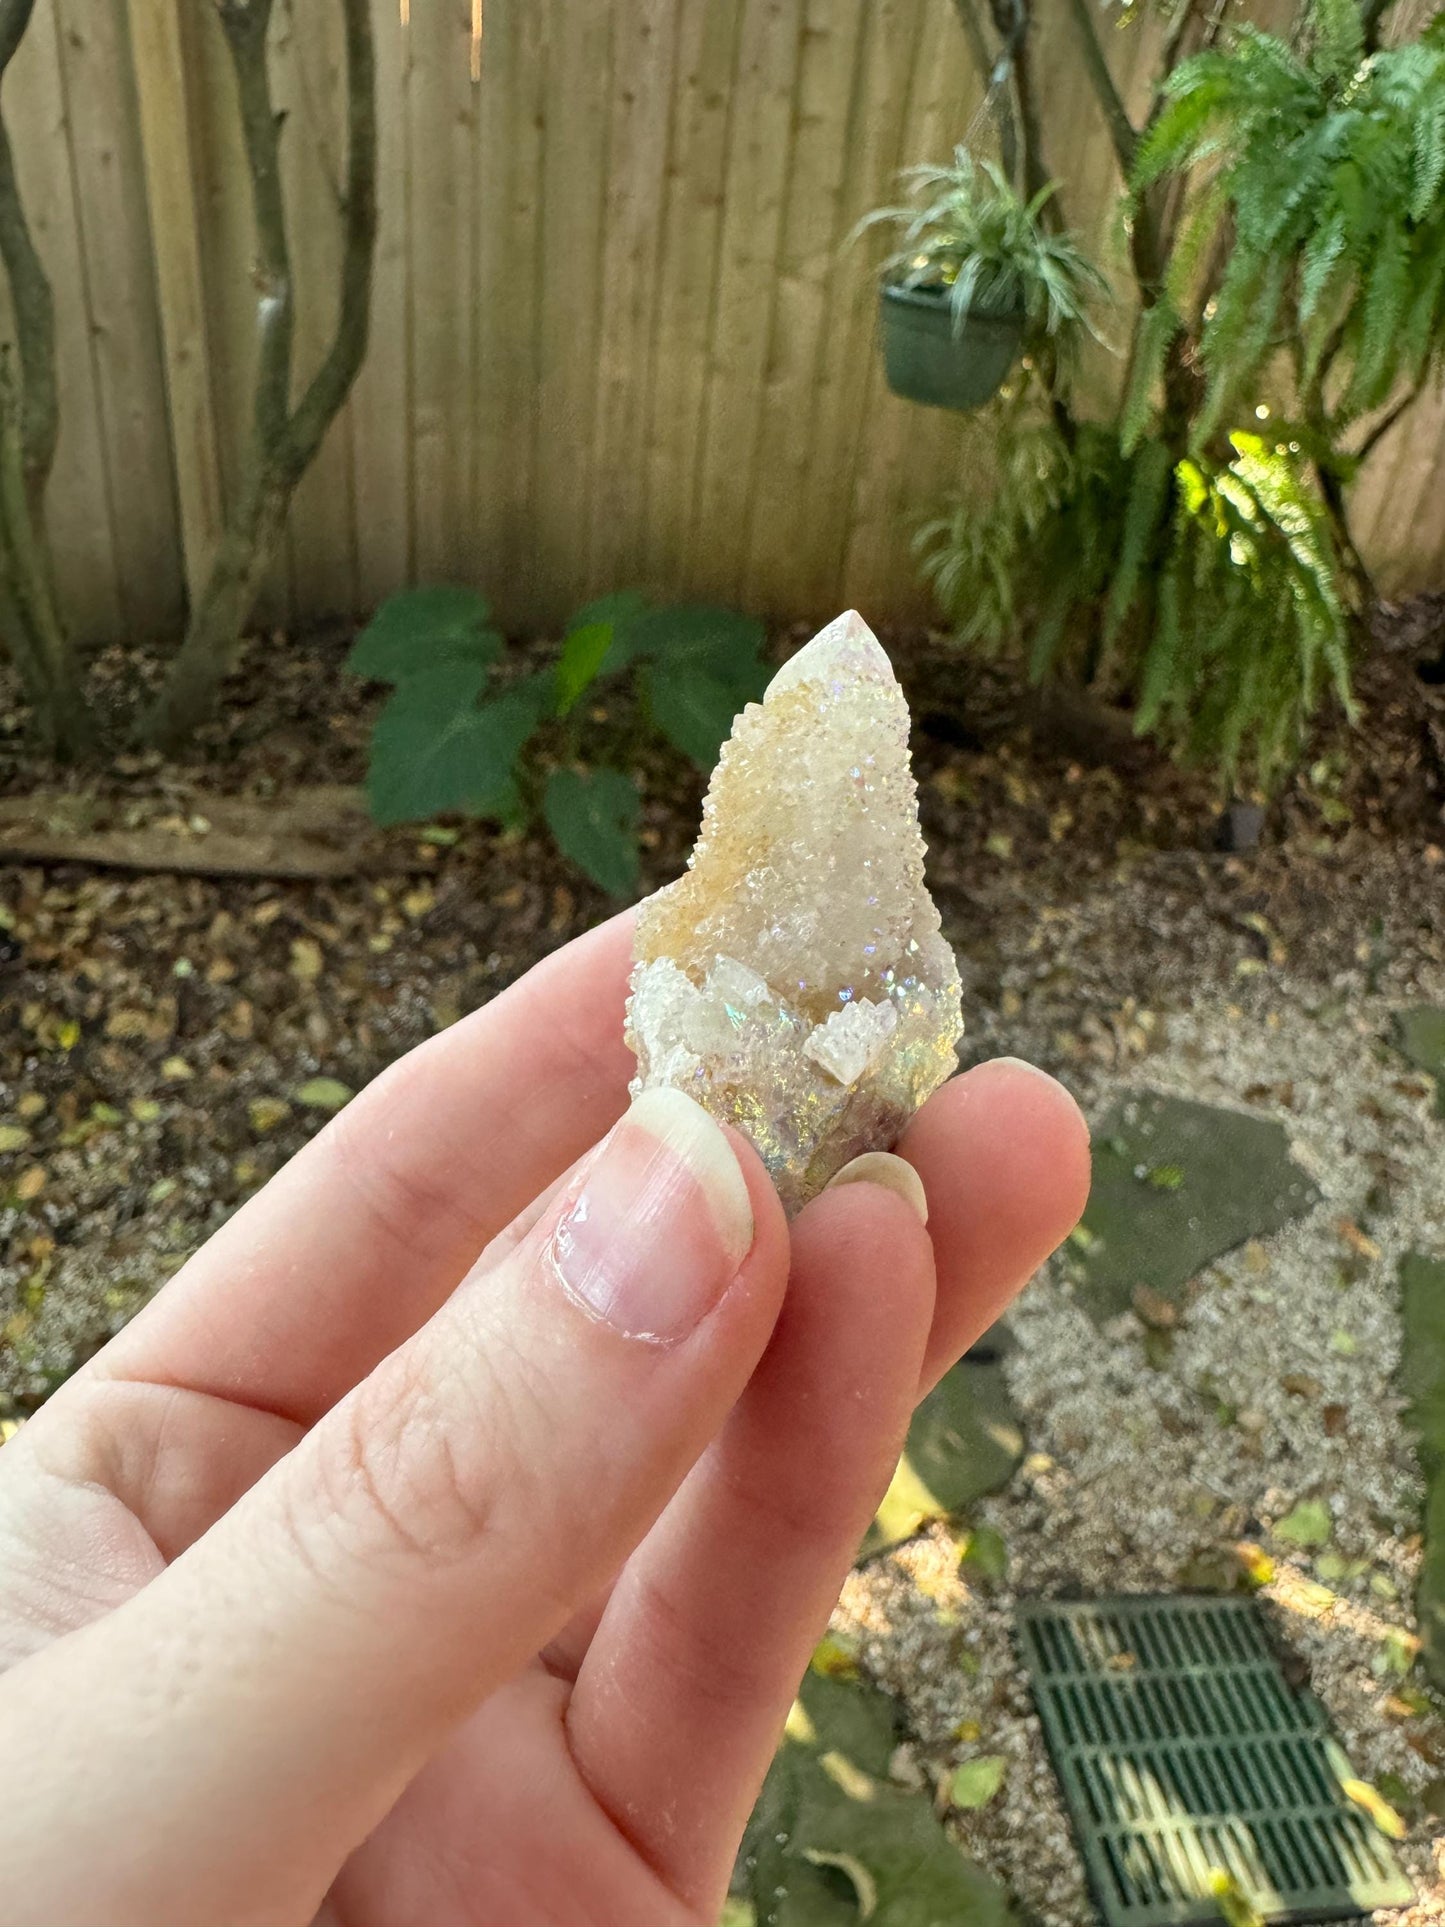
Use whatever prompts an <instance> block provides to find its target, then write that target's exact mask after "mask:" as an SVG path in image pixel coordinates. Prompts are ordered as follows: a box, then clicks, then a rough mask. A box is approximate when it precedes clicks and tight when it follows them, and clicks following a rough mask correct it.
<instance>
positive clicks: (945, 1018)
mask: <svg viewBox="0 0 1445 1927" xmlns="http://www.w3.org/2000/svg"><path fill="white" fill-rule="evenodd" d="M923 857H924V849H923V835H922V832H921V830H920V829H919V824H918V796H917V790H916V788H915V786H914V782H913V773H912V770H911V769H910V767H909V762H908V706H907V704H906V703H905V702H904V700H903V692H902V690H901V689H900V688H899V686H898V682H897V679H896V677H895V676H894V674H893V666H892V664H891V663H890V662H889V660H888V657H887V655H886V653H885V652H884V650H883V649H882V647H881V646H880V645H879V642H878V639H877V638H876V637H875V636H874V634H873V632H872V630H871V629H869V627H868V625H867V623H866V622H864V620H863V618H862V617H861V616H859V615H858V614H857V613H856V612H854V611H851V610H850V611H849V612H848V613H847V614H846V615H842V616H839V617H838V619H837V621H836V622H831V623H829V625H828V627H827V628H826V629H824V630H823V631H822V633H821V634H820V635H818V636H815V637H814V639H813V640H812V641H811V642H810V643H809V644H808V645H807V647H806V648H804V649H800V650H799V651H798V653H797V654H796V655H795V656H794V657H793V658H792V660H791V661H789V662H787V663H785V664H784V666H783V667H782V669H780V670H779V672H778V674H777V675H776V676H775V677H774V678H773V681H772V683H771V684H770V685H769V688H768V691H767V694H766V696H765V697H764V699H763V701H762V702H761V703H750V704H749V705H748V707H747V708H746V709H745V710H744V711H743V713H742V714H741V715H740V716H739V717H738V718H737V720H736V722H735V723H734V725H733V733H732V735H731V736H730V737H729V739H728V741H727V742H726V743H725V744H724V745H723V751H722V756H721V758H720V760H719V762H718V766H717V768H716V769H715V770H714V772H713V777H712V781H711V783H710V784H709V786H708V793H707V798H706V801H705V802H704V804H703V817H702V830H701V833H700V834H699V836H698V840H697V847H696V848H695V849H694V851H693V854H692V859H691V862H690V864H689V867H688V871H687V874H686V875H685V876H682V877H679V878H678V880H677V882H676V883H672V884H669V885H668V887H667V888H666V889H665V890H660V891H659V892H658V893H657V895H656V896H655V897H653V898H651V899H650V900H649V901H648V902H647V903H645V904H643V906H642V908H641V910H640V911H639V913H638V919H637V936H636V951H635V954H636V959H637V961H636V966H635V968H634V970H633V973H632V995H631V997H630V999H629V1000H628V1009H627V1037H628V1042H629V1043H630V1044H631V1046H632V1048H633V1050H634V1051H635V1052H636V1053H637V1066H638V1075H637V1078H636V1079H635V1080H634V1083H633V1089H634V1091H640V1090H649V1089H653V1088H655V1087H657V1086H671V1087H673V1088H675V1089H678V1090H684V1091H686V1092H688V1093H689V1095H690V1096H692V1097H694V1098H696V1099H697V1101H698V1102H699V1103H700V1104H702V1105H703V1106H704V1107H705V1108H706V1109H707V1110H708V1111H710V1112H711V1113H712V1115H713V1116H714V1117H717V1118H719V1119H721V1120H722V1121H723V1122H725V1123H728V1124H733V1125H735V1126H736V1127H737V1128H738V1129H739V1130H740V1131H742V1132H743V1133H744V1135H745V1136H747V1137H748V1138H749V1139H750V1140H751V1141H752V1143H753V1144H754V1145H755V1146H756V1148H757V1150H758V1153H759V1155H760V1156H761V1157H762V1159H763V1162H764V1163H765V1164H766V1165H767V1167H768V1170H769V1171H770V1172H771V1174H772V1177H773V1180H774V1182H775V1183H776V1185H777V1187H778V1192H779V1195H780V1196H781V1198H782V1200H783V1203H784V1205H785V1206H786V1207H787V1209H788V1210H789V1211H790V1212H791V1211H796V1210H797V1209H799V1207H800V1206H802V1205H803V1204H806V1203H807V1201H808V1199H809V1198H811V1197H813V1196H814V1195H816V1193H817V1192H819V1191H821V1190H822V1188H823V1186H824V1185H825V1184H826V1183H827V1182H828V1180H829V1179H830V1178H831V1177H832V1176H833V1174H834V1172H835V1171H838V1170H840V1169H841V1168H842V1166H843V1165H845V1164H847V1163H848V1162H849V1161H850V1160H851V1159H853V1158H855V1157H858V1156H859V1155H860V1154H861V1153H862V1152H864V1151H875V1150H887V1149H888V1148H889V1147H890V1146H892V1145H893V1144H894V1143H895V1142H896V1140H897V1138H898V1136H899V1134H900V1133H901V1131H902V1130H903V1127H904V1126H905V1125H906V1124H907V1122H908V1120H909V1118H910V1117H911V1116H912V1115H913V1113H914V1111H915V1110H917V1108H918V1106H919V1105H920V1104H921V1103H922V1102H923V1100H924V1099H925V1098H926V1097H927V1096H928V1095H929V1093H930V1092H931V1091H933V1090H935V1089H936V1088H937V1087H938V1086H939V1085H940V1084H941V1083H942V1082H943V1081H944V1079H945V1078H946V1077H948V1076H949V1075H950V1074H951V1072H952V1071H953V1068H954V1064H955V1061H956V1060H955V1054H954V1052H955V1045H956V1044H957V1041H958V1037H959V1034H960V1032H961V1031H962V1029H963V1018H962V1014H961V1010H960V999H959V983H958V969H957V966H956V964H955V962H954V958H953V952H952V950H951V949H950V948H949V946H948V944H947V943H946V942H945V941H944V938H943V935H942V932H941V931H940V928H939V919H938V911H937V909H936V908H935V907H934V903H933V900H932V898H931V897H930V896H929V894H928V890H927V887H926V886H925V884H924V880H923Z"/></svg>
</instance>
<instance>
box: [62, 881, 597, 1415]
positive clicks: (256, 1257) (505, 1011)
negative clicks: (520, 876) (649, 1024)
mask: <svg viewBox="0 0 1445 1927" xmlns="http://www.w3.org/2000/svg"><path fill="white" fill-rule="evenodd" d="M631 955H632V916H631V913H630V912H628V913H624V914H623V915H621V916H618V917H614V918H613V919H612V920H611V921H610V922H609V923H606V924H603V925H602V926H601V928H600V929H597V930H593V931H590V932H589V933H588V934H587V935H586V936H584V937H580V938H579V939H578V940H577V941H576V942H575V943H571V944H568V945H567V946H566V947H565V948H564V949H562V950H560V951H557V952H556V953H555V954H554V955H552V956H551V957H548V958H547V959H546V960H545V961H544V962H542V963H540V964H538V965H537V966H536V967H535V968H534V969H533V970H531V971H529V972H528V973H527V975H526V976H525V977H522V978H520V979H519V980H518V981H517V982H516V983H515V984H513V985H512V986H511V987H510V988H509V989H507V990H505V991H503V992H502V994H501V996H500V997H497V998H494V999H493V1001H492V1002H491V1003H489V1004H487V1005H486V1006H485V1007H484V1008H483V1009H481V1010H478V1011H474V1012H473V1013H472V1014H471V1015H470V1016H469V1017H466V1018H464V1019H463V1020H462V1021H461V1022H460V1023H459V1024H455V1025H453V1026H452V1028H451V1029H450V1030H447V1031H444V1032H443V1033H442V1034H441V1035H440V1036H438V1037H433V1038H431V1039H430V1040H429V1041H428V1042H427V1043H425V1044H423V1045H421V1046H420V1047H419V1048H418V1049H417V1050H414V1051H412V1052H410V1053H409V1054H408V1055H407V1056H406V1057H403V1058H402V1059H400V1060H399V1062H397V1063H395V1064H393V1065H392V1066H391V1068H390V1069H389V1070H387V1071H384V1072H383V1073H382V1075H381V1076H380V1077H378V1078H376V1079H375V1081H374V1082H373V1083H371V1084H369V1085H368V1086H367V1087H366V1089H365V1090H364V1091H362V1092H361V1093H360V1095H359V1096H357V1097H356V1098H354V1099H353V1100H352V1102H351V1103H350V1104H349V1105H348V1106H347V1108H346V1109H345V1110H344V1111H342V1112H341V1113H340V1115H339V1116H338V1117H336V1118H335V1119H333V1120H332V1122H331V1123H330V1124H329V1125H327V1127H326V1129H325V1130H324V1131H322V1132H321V1133H320V1134H319V1135H318V1136H317V1137H316V1138H315V1139H313V1141H312V1142H311V1143H310V1144H308V1145H307V1146H306V1148H305V1150H303V1151H302V1152H301V1153H300V1154H299V1156H297V1157H295V1158H293V1159H292V1161H291V1162H290V1164H288V1165H287V1166H286V1167H285V1168H284V1169H283V1170H282V1171H280V1172H278V1173H277V1175H276V1176H275V1177H274V1178H273V1179H272V1180H271V1182H270V1183H269V1184H268V1185H266V1187H265V1188H264V1189H263V1190H262V1191H259V1192H258V1193H257V1194H256V1196H255V1197H254V1198H252V1199H251V1200H250V1201H249V1202H248V1203H247V1204H246V1205H244V1206H243V1207H242V1209H241V1210H240V1211H238V1212H237V1213H236V1215H235V1217H233V1218H232V1219H230V1220H229V1222H228V1223H227V1224H226V1225H225V1226H223V1228H222V1229H221V1230H220V1231H218V1232H217V1233H216V1235H215V1236H214V1237H213V1238H212V1239H211V1240H210V1242H209V1243H208V1244H206V1245H204V1246H203V1247H202V1249H201V1250H200V1251H199V1252H197V1253H196V1255H195V1257H193V1258H192V1259H191V1260H190V1262H189V1263H188V1264H187V1265H186V1266H185V1267H184V1268H183V1269H182V1270H181V1271H180V1272H178V1273H177V1275H176V1276H175V1278H173V1279H172V1280H171V1282H170V1283H169V1284H168V1285H167V1286H166V1287H165V1289H164V1290H163V1291H162V1292H161V1293H160V1294H159V1295H158V1296H157V1297H156V1298H155V1299H153V1300H152V1302H151V1303H150V1305H148V1306H147V1307H146V1309H145V1310H144V1311H143V1312H141V1313H140V1314H139V1316H138V1317H136V1318H135V1319H134V1320H133V1321H132V1322H131V1324H129V1325H128V1326H127V1327H126V1329H125V1330H124V1331H123V1332H122V1333H121V1334H120V1336H119V1337H118V1338H115V1339H113V1340H112V1341H111V1343H110V1344H109V1345H108V1346H107V1347H106V1348H105V1350H104V1352H102V1353H101V1354H100V1355H99V1356H98V1357H97V1358H96V1359H95V1360H93V1361H92V1363H91V1365H90V1366H88V1367H87V1368H86V1370H87V1373H89V1374H90V1375H92V1376H102V1377H110V1378H122V1379H144V1380H149V1381H152V1382H155V1383H159V1384H165V1385H184V1386H188V1387H190V1388H192V1389H194V1390H197V1391H202V1392H207V1393H210V1394H212V1395H213V1396H217V1397H221V1398H227V1399H231V1400H233V1401H235V1402H237V1403H239V1404H244V1405H251V1406H256V1407H259V1408H261V1409H263V1410H266V1411H269V1412H275V1413H279V1414H281V1415H282V1416H284V1417H286V1418H289V1419H293V1420H295V1421H296V1422H297V1423H299V1424H302V1425H311V1424H313V1423H314V1422H315V1421H316V1419H317V1418H319V1417H320V1416H321V1414H322V1413H323V1412H325V1411H327V1410H329V1409H330V1407H331V1406H332V1405H334V1404H335V1403H336V1401H337V1400H338V1399H339V1398H341V1397H342V1396H344V1394H345V1393H346V1392H348V1391H349V1390H350V1389H351V1387H352V1386H353V1385H355V1384H357V1383H359V1381H360V1380H361V1379H363V1378H364V1377H365V1376H366V1374H367V1373H368V1372H369V1371H370V1370H371V1369H372V1368H373V1366H375V1365H376V1364H377V1362H378V1361H379V1360H380V1359H382V1358H384V1357H385V1356H386V1355H387V1353H389V1352H392V1351H394V1350H395V1349H396V1347H397V1346H398V1345H400V1344H401V1343H402V1342H403V1341H404V1340H405V1339H407V1338H409V1337H410V1336H411V1335H412V1333H413V1332H415V1331H417V1330H419V1328H420V1327H421V1326H422V1325H423V1324H425V1323H426V1321H427V1319H428V1318H429V1317H430V1316H431V1315H432V1313H433V1312H434V1311H435V1310H436V1309H437V1307H438V1306H439V1305H441V1304H442V1303H443V1302H444V1301H445V1300H446V1299H447V1298H448V1297H449V1296H450V1294H451V1293H452V1292H453V1291H454V1290H455V1289H456V1287H457V1285H458V1284H459V1283H460V1282H461V1279H462V1278H463V1276H464V1275H465V1274H466V1272H467V1271H468V1270H469V1268H470V1267H471V1266H472V1265H473V1264H474V1263H475V1262H476V1260H477V1257H478V1256H479V1254H480V1253H481V1252H482V1251H483V1250H484V1249H485V1247H486V1246H487V1245H488V1244H489V1243H490V1242H491V1240H492V1239H493V1238H494V1237H495V1236H496V1235H497V1233H498V1232H500V1231H501V1230H502V1229H503V1228H504V1227H505V1226H506V1225H508V1224H510V1223H511V1221H512V1220H513V1219H514V1218H515V1217H516V1216H517V1215H518V1213H519V1212H521V1211H522V1210H523V1209H524V1208H525V1207H526V1206H527V1205H528V1204H530V1203H531V1202H532V1200H533V1199H534V1198H535V1197H536V1196H537V1194H538V1193H539V1192H541V1191H543V1190H544V1189H545V1188H546V1187H547V1186H548V1185H550V1184H552V1183H553V1182H555V1180H556V1179H557V1178H558V1177H559V1176H560V1175H561V1173H562V1172H563V1171H565V1170H567V1169H568V1167H569V1166H571V1165H572V1164H574V1163H575V1162H576V1161H577V1159H578V1158H579V1157H581V1156H582V1154H583V1153H584V1152H585V1151H587V1150H588V1149H590V1147H591V1146H592V1145H593V1144H595V1143H596V1142H597V1140H598V1139H599V1138H600V1137H601V1136H602V1135H603V1133H604V1132H606V1131H607V1130H608V1129H609V1128H610V1127H611V1126H612V1125H613V1124H614V1123H615V1122H616V1121H617V1119H618V1118H619V1117H620V1116H621V1114H622V1112H623V1110H624V1109H625V1107H626V1104H627V1082H628V1078H629V1077H630V1075H631V1074H632V1071H633V1070H634V1069H635V1065H634V1063H633V1059H632V1056H631V1053H630V1052H629V1051H628V1049H627V1047H626V1045H625V1044H624V1043H623V1040H622V1009H623V1003H624V1000H625V998H626V994H627V976H628V970H629V967H630V963H631Z"/></svg>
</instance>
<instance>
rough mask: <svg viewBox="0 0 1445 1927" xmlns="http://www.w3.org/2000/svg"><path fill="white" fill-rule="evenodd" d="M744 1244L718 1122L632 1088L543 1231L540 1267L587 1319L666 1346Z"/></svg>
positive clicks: (694, 1318) (674, 1099)
mask: <svg viewBox="0 0 1445 1927" xmlns="http://www.w3.org/2000/svg"><path fill="white" fill-rule="evenodd" d="M752 1242H753V1208H752V1204H751V1202H750V1200H749V1198H748V1187H747V1183H746V1181H745V1179H744V1178H743V1174H742V1169H741V1167H740V1165H739V1164H738V1161H737V1158H736V1156H735V1155H734V1153H733V1148H732V1146H731V1144H729V1142H728V1140H727V1138H726V1136H725V1135H724V1133H723V1131H722V1129H721V1127H720V1126H719V1125H717V1124H716V1123H714V1121H713V1120H712V1118H710V1117H709V1116H708V1114H707V1112H706V1111H705V1110H703V1108H702V1106H701V1105H700V1104H695V1103H694V1102H693V1101H692V1099H691V1098H690V1097H685V1096H684V1095H683V1093H682V1092H681V1091H670V1090H657V1091H644V1092H643V1094H642V1096H641V1097H639V1098H638V1099H637V1100H636V1101H635V1102H634V1103H633V1105H632V1108H631V1109H630V1110H629V1111H628V1113H627V1115H626V1116H625V1117H624V1118H623V1119H622V1121H621V1123H620V1124H618V1125H617V1126H616V1128H615V1129H614V1130H613V1132H612V1135H611V1136H610V1137H609V1138H608V1139H607V1141H606V1143H605V1144H604V1146H603V1148H602V1152H601V1155H600V1156H599V1157H598V1159H597V1161H596V1163H595V1164H594V1165H593V1166H592V1168H591V1170H590V1171H589V1172H588V1173H587V1177H586V1180H585V1182H584V1184H583V1188H582V1191H581V1194H580V1195H579V1196H578V1198H577V1200H576V1202H575V1203H574V1204H573V1205H572V1206H571V1207H570V1208H569V1209H568V1211H567V1212H566V1214H565V1216H564V1217H563V1218H562V1220H561V1222H560V1224H559V1225H558V1226H557V1229H556V1231H555V1232H554V1233H553V1235H552V1244H551V1255H552V1268H553V1270H554V1271H555V1272H556V1275H557V1277H558V1279H559V1280H560V1282H561V1284H562V1286H563V1288H564V1289H565V1290H566V1291H567V1292H568V1294H569V1295H570V1296H571V1297H572V1298H574V1299H575V1300H576V1301H577V1302H578V1304H580V1305H581V1306H582V1307H583V1308H584V1309H585V1310H586V1311H588V1312H590V1313H591V1314H592V1315H593V1316H594V1317H595V1318H600V1319H603V1320H604V1321H605V1322H606V1323H607V1324H609V1325H612V1326H614V1327H615V1328H616V1329H617V1330H618V1331H620V1332H623V1333H625V1334H626V1336H627V1337H629V1338H648V1339H653V1340H657V1341H659V1342H663V1343H666V1342H671V1341H675V1340H677V1339H679V1338H685V1337H686V1336H687V1334H688V1333H689V1332H690V1331H691V1330H692V1329H693V1328H694V1326H696V1325H697V1324H698V1323H699V1322H700V1320H702V1319H703V1318H705V1317H706V1316H707V1314H708V1312H710V1311H711V1310H712V1308H713V1306H714V1305H715V1304H716V1303H717V1301H718V1300H719V1299H720V1298H721V1297H722V1295H723V1293H724V1292H725V1291H726V1290H727V1288H728V1286H729V1285H730V1284H731V1283H732V1280H733V1279H734V1277H736V1275H737V1270H738V1266H739V1265H740V1264H741V1263H742V1261H743V1259H744V1258H745V1257H746V1256H747V1254H748V1252H749V1250H750V1249H751V1247H752Z"/></svg>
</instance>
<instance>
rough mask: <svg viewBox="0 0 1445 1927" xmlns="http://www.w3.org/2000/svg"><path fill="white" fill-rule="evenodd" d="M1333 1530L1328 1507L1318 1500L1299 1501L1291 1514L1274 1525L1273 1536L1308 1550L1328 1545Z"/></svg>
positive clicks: (1288, 1513) (1287, 1514)
mask: <svg viewBox="0 0 1445 1927" xmlns="http://www.w3.org/2000/svg"><path fill="white" fill-rule="evenodd" d="M1333 1530H1334V1522H1333V1521H1332V1520H1331V1518H1330V1513H1329V1507H1328V1506H1326V1505H1324V1504H1322V1503H1321V1501H1320V1500H1318V1499H1301V1500H1300V1502H1299V1504H1298V1505H1297V1506H1296V1507H1295V1508H1294V1510H1293V1511H1292V1512H1287V1513H1286V1514H1285V1516H1284V1517H1283V1518H1282V1519H1280V1520H1279V1521H1278V1522H1277V1523H1276V1525H1275V1528H1274V1536H1275V1538H1276V1539H1283V1540H1285V1541H1286V1543H1287V1544H1289V1545H1292V1546H1304V1547H1307V1548H1308V1547H1313V1546H1323V1545H1328V1544H1329V1539H1330V1534H1331V1532H1332V1531H1333Z"/></svg>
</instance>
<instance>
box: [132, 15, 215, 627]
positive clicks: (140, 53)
mask: <svg viewBox="0 0 1445 1927" xmlns="http://www.w3.org/2000/svg"><path fill="white" fill-rule="evenodd" d="M128 4H129V16H128V17H129V20H130V38H131V54H132V60H133V63H134V69H135V81H136V100H137V110H138V113H139V116H140V140H141V151H142V154H143V156H144V161H145V178H146V194H147V199H148V201H149V204H150V225H151V245H152V247H153V249H154V251H155V265H156V290H157V294H158V297H159V304H160V320H161V337H162V347H163V354H164V359H165V371H166V395H167V399H168V401H169V405H170V429H171V449H172V459H173V461H174V464H175V477H176V497H177V501H178V504H179V510H180V525H181V539H182V542H183V545H184V548H185V569H186V582H187V585H188V587H189V589H190V592H191V595H192V596H195V594H196V593H197V592H198V590H199V588H200V585H201V584H202V583H203V582H204V581H205V577H206V571H207V570H208V569H209V567H210V562H211V557H212V555H213V553H214V551H215V547H216V543H217V541H218V539H219V537H220V531H221V467H220V454H219V447H218V441H217V435H216V417H215V409H214V405H213V399H212V393H211V367H210V352H209V341H208V337H207V327H206V319H207V317H206V296H205V281H204V279H203V274H202V263H201V244H200V226H199V222H198V219H197V208H196V167H195V157H194V153H193V148H192V140H191V116H190V108H189V101H188V96H187V87H186V74H185V67H184V64H183V61H182V47H181V33H180V23H179V17H178V14H177V11H176V0H128Z"/></svg>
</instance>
